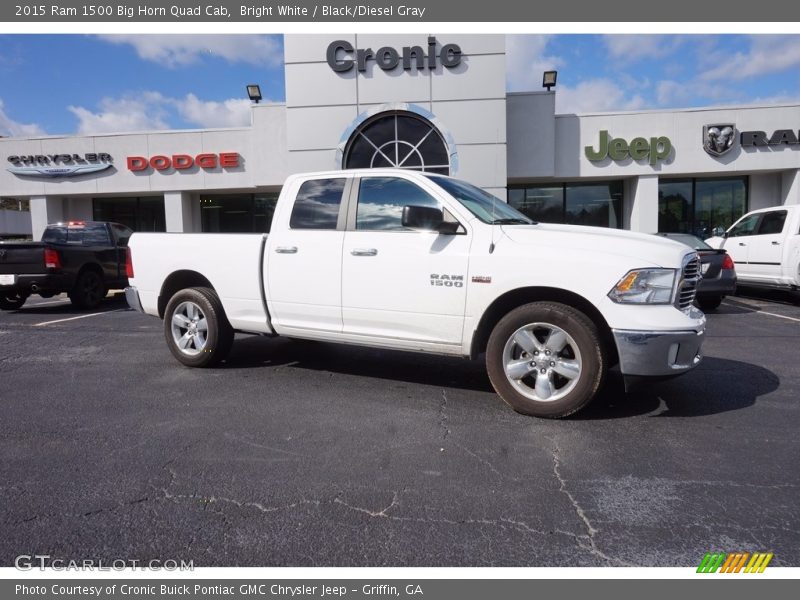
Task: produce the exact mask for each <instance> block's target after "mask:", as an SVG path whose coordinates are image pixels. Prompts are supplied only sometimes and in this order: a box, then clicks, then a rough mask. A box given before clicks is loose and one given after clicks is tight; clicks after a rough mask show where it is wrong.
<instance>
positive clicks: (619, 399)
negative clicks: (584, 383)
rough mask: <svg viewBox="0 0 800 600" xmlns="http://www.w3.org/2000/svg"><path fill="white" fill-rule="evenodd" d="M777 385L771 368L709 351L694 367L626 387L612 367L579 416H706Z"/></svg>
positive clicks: (746, 403) (742, 403)
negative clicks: (680, 373)
mask: <svg viewBox="0 0 800 600" xmlns="http://www.w3.org/2000/svg"><path fill="white" fill-rule="evenodd" d="M779 386H780V379H779V378H778V376H777V375H775V373H773V372H772V371H770V370H769V369H765V368H763V367H759V366H757V365H752V364H750V363H745V362H741V361H738V360H728V359H725V358H714V357H706V358H705V359H704V360H703V362H702V364H701V365H700V366H699V367H698V368H696V369H695V370H694V371H691V372H689V373H686V374H685V375H682V376H680V377H677V378H675V379H668V380H665V381H654V382H652V383H644V384H641V385H639V386H638V387H636V388H634V389H632V390H631V391H629V392H627V393H626V392H625V386H624V383H623V380H622V376H621V375H620V374H619V373H618V372H612V373H610V374H609V377H608V380H607V381H606V385H605V387H604V389H603V390H602V391H601V392H600V395H599V396H598V397H597V398H596V399H595V401H594V402H593V403H592V404H591V405H590V406H589V407H587V409H586V410H584V411H582V412H580V413H579V414H578V415H576V417H575V418H576V419H588V420H591V419H619V418H626V417H633V416H637V415H648V416H651V417H702V416H706V415H713V414H718V413H724V412H729V411H732V410H740V409H743V408H747V407H749V406H753V405H754V404H755V403H756V400H757V399H758V398H759V397H760V396H764V395H766V394H769V393H771V392H774V391H775V390H776V389H778V387H779Z"/></svg>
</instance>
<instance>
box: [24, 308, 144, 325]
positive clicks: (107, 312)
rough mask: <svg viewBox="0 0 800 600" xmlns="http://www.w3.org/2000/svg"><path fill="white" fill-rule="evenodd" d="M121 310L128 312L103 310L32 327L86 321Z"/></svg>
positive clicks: (45, 322) (43, 322)
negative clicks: (79, 320)
mask: <svg viewBox="0 0 800 600" xmlns="http://www.w3.org/2000/svg"><path fill="white" fill-rule="evenodd" d="M123 310H130V309H128V308H117V309H114V310H104V311H102V312H96V313H91V314H88V315H78V316H77V317H69V318H67V319H56V320H55V321H42V322H41V323H34V324H33V326H34V327H44V326H45V325H55V324H56V323H65V322H67V321H75V320H77V319H88V318H89V317H97V316H100V315H107V314H109V313H115V312H120V311H123Z"/></svg>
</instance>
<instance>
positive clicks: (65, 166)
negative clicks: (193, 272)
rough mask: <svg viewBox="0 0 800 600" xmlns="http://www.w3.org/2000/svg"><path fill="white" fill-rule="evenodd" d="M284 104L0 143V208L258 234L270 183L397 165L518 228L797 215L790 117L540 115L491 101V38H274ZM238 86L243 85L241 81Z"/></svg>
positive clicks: (35, 219)
mask: <svg viewBox="0 0 800 600" xmlns="http://www.w3.org/2000/svg"><path fill="white" fill-rule="evenodd" d="M284 46H285V51H284V61H285V79H286V81H285V83H286V101H285V102H284V103H258V104H256V103H254V104H253V106H252V119H251V124H250V125H249V126H247V127H241V128H230V129H207V130H181V131H152V132H132V133H131V132H120V133H117V134H103V135H90V136H49V137H39V138H23V137H14V138H2V139H0V155H1V156H2V161H3V168H2V169H0V197H2V198H13V199H17V200H29V201H30V211H31V213H30V214H31V220H32V230H33V237H34V239H38V237H39V236H40V235H41V233H42V231H43V229H44V227H45V225H46V224H47V223H50V222H56V221H65V220H88V219H95V220H112V221H118V222H121V223H125V224H127V225H129V226H131V227H132V228H134V229H136V230H140V231H173V232H201V231H202V232H264V231H269V227H270V221H271V215H272V211H273V209H274V205H275V201H276V199H277V196H278V193H279V192H280V189H281V185H282V183H283V181H284V179H285V177H286V176H287V175H289V174H291V173H296V172H305V171H326V170H333V169H341V168H357V167H373V166H374V167H385V166H399V167H402V168H409V169H417V170H425V171H432V172H437V173H446V174H450V175H453V176H455V177H458V178H461V179H465V180H467V181H470V182H472V183H475V184H477V185H479V186H481V187H483V188H485V189H486V190H488V191H490V192H492V193H493V194H495V195H496V196H498V197H500V198H502V199H507V200H508V201H509V202H510V203H511V204H513V205H514V206H516V207H518V208H519V209H520V210H522V211H523V212H525V213H526V214H528V215H530V216H531V217H533V218H534V219H537V220H540V221H550V222H567V223H578V224H588V225H598V226H603V227H617V228H624V229H632V230H636V231H644V232H655V231H686V232H694V233H697V234H700V235H705V236H708V235H710V234H711V232H712V231H713V230H714V229H715V228H717V227H727V226H728V225H730V224H731V223H732V222H733V221H734V220H735V219H736V218H738V217H739V216H741V215H742V214H744V213H745V212H747V211H748V210H752V209H755V208H761V207H765V206H774V205H782V204H795V203H798V202H800V144H798V128H800V105H771V106H757V107H756V106H746V107H729V108H727V107H726V108H699V109H689V110H670V111H666V110H658V111H634V112H615V113H591V114H577V115H576V114H557V113H556V111H555V99H556V94H558V88H557V86H556V87H555V88H553V89H548V90H545V89H539V90H532V91H530V92H522V93H508V92H506V55H505V37H504V36H502V35H451V34H438V35H433V34H432V35H416V34H410V35H342V34H340V35H288V34H287V35H286V36H285V44H284ZM242 83H243V87H242V89H243V90H244V84H245V83H248V82H242Z"/></svg>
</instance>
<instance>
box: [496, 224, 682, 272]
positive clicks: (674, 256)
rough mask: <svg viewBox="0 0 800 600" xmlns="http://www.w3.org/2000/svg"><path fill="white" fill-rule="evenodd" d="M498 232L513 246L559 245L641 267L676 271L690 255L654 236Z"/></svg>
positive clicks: (595, 230)
mask: <svg viewBox="0 0 800 600" xmlns="http://www.w3.org/2000/svg"><path fill="white" fill-rule="evenodd" d="M502 229H503V233H504V234H505V235H506V236H508V237H509V238H510V239H511V240H512V241H513V242H514V243H517V244H523V245H534V246H546V247H550V248H554V247H557V246H559V245H560V246H564V247H566V248H569V249H570V250H573V251H575V250H578V251H585V252H587V253H591V254H592V255H598V254H601V255H602V254H606V255H608V254H613V255H616V256H624V257H626V258H628V259H630V260H631V261H632V262H636V263H637V265H636V266H642V267H647V266H658V267H667V268H680V267H681V264H682V260H683V257H684V256H686V254H688V253H690V252H692V249H691V248H689V247H688V246H686V245H684V244H681V243H679V242H675V241H673V240H669V239H666V238H663V237H660V236H657V235H653V234H649V233H636V232H633V231H625V230H620V229H609V228H605V227H585V226H582V225H555V224H552V223H537V224H535V225H503V226H502ZM632 268H635V267H632Z"/></svg>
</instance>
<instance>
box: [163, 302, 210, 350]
mask: <svg viewBox="0 0 800 600" xmlns="http://www.w3.org/2000/svg"><path fill="white" fill-rule="evenodd" d="M171 329H172V339H173V341H174V342H175V345H176V346H177V347H178V349H179V350H180V351H181V352H182V353H184V354H186V355H187V356H196V355H198V354H200V353H201V352H202V351H203V350H205V347H206V344H207V343H208V321H207V320H206V316H205V314H204V313H203V311H202V310H201V309H200V307H199V306H198V305H197V304H195V303H194V302H181V303H180V304H179V305H178V306H177V307H176V308H175V311H174V312H173V313H172V324H171Z"/></svg>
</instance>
